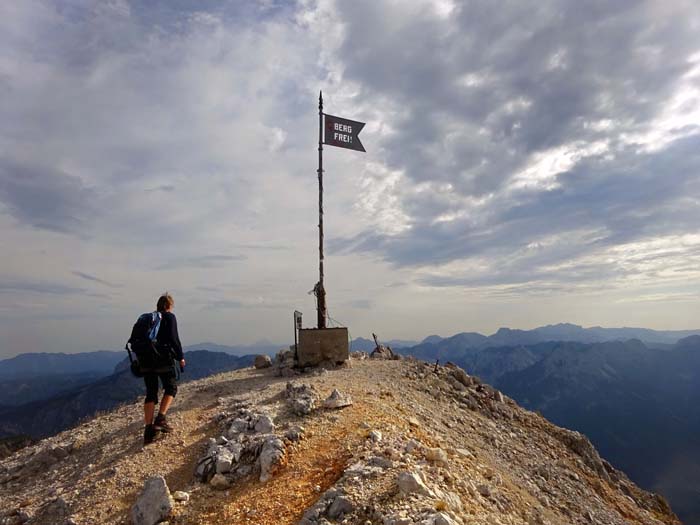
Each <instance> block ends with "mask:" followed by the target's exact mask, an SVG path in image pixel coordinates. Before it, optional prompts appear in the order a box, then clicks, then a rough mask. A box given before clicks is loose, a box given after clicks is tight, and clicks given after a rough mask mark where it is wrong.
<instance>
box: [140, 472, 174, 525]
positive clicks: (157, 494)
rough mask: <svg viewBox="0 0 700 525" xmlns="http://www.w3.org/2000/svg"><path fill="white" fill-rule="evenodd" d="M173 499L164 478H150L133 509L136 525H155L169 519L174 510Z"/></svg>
mask: <svg viewBox="0 0 700 525" xmlns="http://www.w3.org/2000/svg"><path fill="white" fill-rule="evenodd" d="M173 503H174V502H173V498H172V496H171V495H170V490H168V485H167V483H166V482H165V478H163V476H154V477H152V478H148V479H147V480H146V482H145V483H144V486H143V491H142V492H141V495H140V496H139V497H138V499H137V500H136V503H134V505H133V507H131V522H132V523H133V524H134V525H154V524H155V523H159V522H161V521H163V520H164V519H165V518H167V517H168V516H169V515H170V513H171V512H172V510H173Z"/></svg>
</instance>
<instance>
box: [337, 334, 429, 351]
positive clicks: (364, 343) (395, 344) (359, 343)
mask: <svg viewBox="0 0 700 525" xmlns="http://www.w3.org/2000/svg"><path fill="white" fill-rule="evenodd" d="M379 342H380V343H381V344H383V345H387V346H389V347H391V348H394V349H395V348H406V347H409V346H414V345H416V344H417V342H416V341H406V340H403V339H390V340H389V341H382V340H381V339H380V340H379ZM376 346H377V345H375V344H374V339H365V338H364V337H358V338H357V339H353V340H352V341H351V342H350V350H351V351H353V352H371V351H372V350H374V348H375V347H376Z"/></svg>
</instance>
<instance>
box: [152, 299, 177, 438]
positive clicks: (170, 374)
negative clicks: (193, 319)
mask: <svg viewBox="0 0 700 525" xmlns="http://www.w3.org/2000/svg"><path fill="white" fill-rule="evenodd" d="M173 306H175V301H174V300H173V297H172V296H171V295H170V294H169V293H167V292H166V293H165V294H163V295H162V296H161V297H159V298H158V303H157V304H156V309H157V311H158V312H159V313H160V315H161V321H160V328H159V330H158V336H157V343H156V349H157V351H158V352H157V353H156V354H155V355H154V359H153V362H152V363H147V364H146V366H145V367H142V372H143V380H144V382H145V383H146V401H145V403H144V405H143V412H144V420H145V423H146V428H145V429H144V431H143V444H144V445H148V444H150V443H152V442H153V440H154V439H155V438H156V436H157V435H158V433H159V432H164V433H168V432H171V431H172V427H171V426H170V425H169V424H168V421H167V419H166V418H165V414H167V412H168V408H170V404H171V403H172V402H173V399H174V398H175V395H176V394H177V369H176V368H175V366H174V365H175V363H174V362H173V360H174V361H178V362H179V363H178V365H179V366H180V370H184V367H185V358H184V356H183V354H182V344H181V343H180V336H179V335H178V333H177V319H176V318H175V314H174V313H172V309H173ZM158 378H160V381H161V383H162V384H163V399H161V402H160V407H159V410H158V415H156V416H155V419H154V418H153V416H154V414H155V408H156V405H157V404H158Z"/></svg>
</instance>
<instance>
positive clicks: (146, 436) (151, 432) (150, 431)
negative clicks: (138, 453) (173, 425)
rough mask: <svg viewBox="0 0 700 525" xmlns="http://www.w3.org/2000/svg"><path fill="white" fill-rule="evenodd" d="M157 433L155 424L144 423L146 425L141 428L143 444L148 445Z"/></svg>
mask: <svg viewBox="0 0 700 525" xmlns="http://www.w3.org/2000/svg"><path fill="white" fill-rule="evenodd" d="M157 435H158V430H157V429H156V427H155V425H146V427H145V428H144V429H143V445H144V446H146V445H150V444H151V443H153V442H154V441H155V440H156V436H157Z"/></svg>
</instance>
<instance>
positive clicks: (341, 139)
mask: <svg viewBox="0 0 700 525" xmlns="http://www.w3.org/2000/svg"><path fill="white" fill-rule="evenodd" d="M324 117H325V126H324ZM324 127H325V140H324ZM364 127H365V123H364V122H357V121H355V120H350V119H346V118H342V117H336V116H334V115H326V114H325V113H323V92H319V94H318V170H317V173H318V255H319V258H318V273H319V279H318V283H316V286H314V290H313V291H314V295H315V296H316V309H317V314H318V315H317V321H318V328H326V318H327V317H328V310H327V308H326V289H325V287H324V284H323V259H324V257H323V145H324V144H328V145H329V146H336V147H338V148H345V149H352V150H355V151H362V152H365V147H364V146H363V145H362V142H360V138H359V137H358V135H359V134H360V131H362V128H364Z"/></svg>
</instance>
